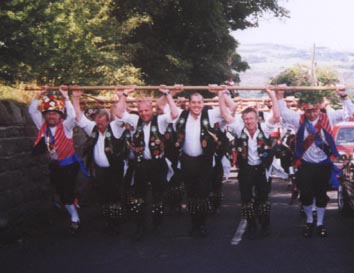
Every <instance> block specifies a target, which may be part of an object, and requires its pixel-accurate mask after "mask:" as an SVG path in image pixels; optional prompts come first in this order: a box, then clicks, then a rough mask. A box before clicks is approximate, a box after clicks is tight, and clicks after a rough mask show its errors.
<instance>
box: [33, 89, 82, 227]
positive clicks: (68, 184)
mask: <svg viewBox="0 0 354 273" xmlns="http://www.w3.org/2000/svg"><path fill="white" fill-rule="evenodd" d="M59 91H60V92H61V94H62V96H63V98H60V97H58V96H56V95H49V94H45V95H44V93H46V92H47V89H46V88H45V87H44V88H43V89H42V90H41V91H39V92H38V93H37V95H36V97H35V99H33V100H32V102H31V104H30V106H29V113H30V115H31V117H32V120H33V122H34V123H35V125H36V126H37V128H38V129H39V133H38V135H37V139H36V141H35V144H34V150H33V154H34V155H37V154H42V153H48V155H49V158H50V162H49V178H50V182H51V183H52V184H53V185H54V186H55V189H56V193H57V194H58V195H59V198H60V200H61V202H62V203H63V204H64V205H65V208H66V210H67V211H68V212H69V214H70V216H71V225H70V230H71V232H72V233H76V232H77V231H78V230H79V228H80V218H79V215H78V212H77V210H76V207H75V205H74V204H73V202H74V199H75V181H76V176H77V173H78V171H79V167H80V165H79V163H78V162H79V159H78V157H77V156H76V153H75V149H74V142H73V128H74V126H75V112H74V109H73V106H72V104H71V102H70V100H69V98H68V92H67V91H64V90H63V87H62V86H61V88H60V89H59ZM42 95H43V96H42ZM41 96H42V102H41V104H40V109H41V111H39V109H38V106H39V99H40V98H41ZM65 110H66V118H65V119H64V117H65Z"/></svg>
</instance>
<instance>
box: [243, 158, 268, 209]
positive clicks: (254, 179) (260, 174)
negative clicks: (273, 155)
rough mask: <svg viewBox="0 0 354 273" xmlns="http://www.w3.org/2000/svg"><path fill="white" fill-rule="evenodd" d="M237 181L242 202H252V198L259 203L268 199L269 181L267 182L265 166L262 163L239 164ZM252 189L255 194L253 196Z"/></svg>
mask: <svg viewBox="0 0 354 273" xmlns="http://www.w3.org/2000/svg"><path fill="white" fill-rule="evenodd" d="M238 181H239V187H240V193H241V202H242V204H246V203H249V202H252V200H253V199H255V201H256V203H260V204H262V203H266V202H267V201H268V194H269V192H270V182H267V178H266V175H265V168H264V167H263V166H262V165H257V166H251V165H242V166H240V167H239V174H238ZM253 189H254V190H255V196H253Z"/></svg>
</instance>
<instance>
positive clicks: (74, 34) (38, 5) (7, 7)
mask: <svg viewBox="0 0 354 273" xmlns="http://www.w3.org/2000/svg"><path fill="white" fill-rule="evenodd" d="M1 5H2V6H1V14H0V21H1V37H0V41H1V43H0V46H1V56H0V59H1V61H0V75H1V78H2V79H4V80H7V81H12V82H13V81H15V80H21V81H29V80H37V81H39V82H46V83H50V82H51V83H63V82H65V83H68V82H73V83H75V82H76V83H85V84H93V83H95V84H100V83H103V82H104V83H108V84H109V83H113V82H120V83H129V82H139V75H140V72H139V69H137V68H135V67H133V66H132V65H131V62H130V60H129V53H128V51H129V47H128V46H125V45H123V44H122V43H121V41H122V39H123V37H124V36H125V35H127V34H128V33H129V31H130V30H131V29H133V28H134V27H135V26H136V25H138V24H140V23H141V22H143V21H145V20H146V18H128V20H129V22H121V24H118V23H117V21H116V20H115V19H114V17H113V18H112V17H111V13H110V9H111V1H106V0H95V1H93V0H86V1H75V0H58V1H44V0H27V1H20V0H15V1H8V2H5V3H2V4H1ZM134 19H135V20H134Z"/></svg>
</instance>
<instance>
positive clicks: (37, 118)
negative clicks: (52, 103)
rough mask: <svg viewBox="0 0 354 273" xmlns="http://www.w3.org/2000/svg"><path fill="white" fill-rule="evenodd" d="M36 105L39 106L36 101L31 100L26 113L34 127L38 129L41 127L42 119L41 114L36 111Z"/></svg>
mask: <svg viewBox="0 0 354 273" xmlns="http://www.w3.org/2000/svg"><path fill="white" fill-rule="evenodd" d="M38 105H39V100H36V99H34V100H32V101H31V103H30V105H29V107H28V113H29V114H30V116H31V118H32V120H33V122H34V124H35V125H36V127H37V128H38V129H39V128H41V126H42V123H43V117H42V113H41V112H40V111H39V110H38Z"/></svg>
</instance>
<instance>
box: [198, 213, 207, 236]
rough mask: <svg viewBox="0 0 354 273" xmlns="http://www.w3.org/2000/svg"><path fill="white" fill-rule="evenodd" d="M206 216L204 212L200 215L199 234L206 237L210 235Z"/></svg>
mask: <svg viewBox="0 0 354 273" xmlns="http://www.w3.org/2000/svg"><path fill="white" fill-rule="evenodd" d="M206 218H207V216H206V215H204V214H201V215H199V236H200V237H202V238H205V237H207V236H208V231H207V228H206Z"/></svg>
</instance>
